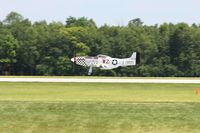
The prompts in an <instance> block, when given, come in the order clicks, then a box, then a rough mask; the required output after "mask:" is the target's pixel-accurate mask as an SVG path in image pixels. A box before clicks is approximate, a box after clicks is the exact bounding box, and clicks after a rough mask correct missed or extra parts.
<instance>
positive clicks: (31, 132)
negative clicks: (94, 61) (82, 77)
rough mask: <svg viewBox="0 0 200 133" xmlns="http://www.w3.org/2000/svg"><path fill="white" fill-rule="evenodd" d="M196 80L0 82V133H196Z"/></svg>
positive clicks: (199, 115)
mask: <svg viewBox="0 0 200 133" xmlns="http://www.w3.org/2000/svg"><path fill="white" fill-rule="evenodd" d="M197 87H200V85H198V84H113V83H107V84H104V83H9V82H1V83H0V133H199V132H200V95H196V94H195V89H196V88H197Z"/></svg>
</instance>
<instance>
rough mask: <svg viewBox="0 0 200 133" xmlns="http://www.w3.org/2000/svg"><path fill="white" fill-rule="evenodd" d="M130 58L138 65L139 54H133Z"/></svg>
mask: <svg viewBox="0 0 200 133" xmlns="http://www.w3.org/2000/svg"><path fill="white" fill-rule="evenodd" d="M130 58H131V60H135V61H136V64H139V63H140V53H138V52H137V53H136V52H133V54H132V55H131V57H130Z"/></svg>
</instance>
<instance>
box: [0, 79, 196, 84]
mask: <svg viewBox="0 0 200 133" xmlns="http://www.w3.org/2000/svg"><path fill="white" fill-rule="evenodd" d="M0 82H68V83H200V79H190V78H188V79H161V78H160V79H159V78H155V79H153V78H149V79H147V78H144V79H142V78H132V79H131V78H121V79H120V78H105V79H104V78H100V79H98V78H0Z"/></svg>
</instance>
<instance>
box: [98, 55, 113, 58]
mask: <svg viewBox="0 0 200 133" xmlns="http://www.w3.org/2000/svg"><path fill="white" fill-rule="evenodd" d="M97 57H100V58H110V56H107V55H103V54H99V55H97Z"/></svg>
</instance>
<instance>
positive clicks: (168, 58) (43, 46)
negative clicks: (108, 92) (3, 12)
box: [0, 12, 200, 77]
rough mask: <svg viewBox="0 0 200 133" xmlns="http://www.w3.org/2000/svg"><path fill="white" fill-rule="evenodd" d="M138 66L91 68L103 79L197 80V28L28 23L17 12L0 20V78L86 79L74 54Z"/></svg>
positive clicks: (134, 23)
mask: <svg viewBox="0 0 200 133" xmlns="http://www.w3.org/2000/svg"><path fill="white" fill-rule="evenodd" d="M133 51H136V52H139V53H140V55H141V57H140V58H141V59H140V60H141V61H140V64H139V65H137V66H134V67H124V68H122V67H121V68H117V69H113V70H106V71H105V70H100V69H94V71H93V75H104V76H155V77H158V76H159V77H160V76H161V77H163V76H178V77H183V76H188V77H198V76H200V25H198V24H192V25H188V24H187V23H178V24H172V23H163V24H160V25H157V24H156V25H152V26H149V25H145V24H144V23H143V22H142V21H141V20H140V19H139V18H136V19H132V20H130V21H129V23H128V25H126V26H110V25H107V24H105V25H103V26H100V27H98V26H97V25H96V23H95V21H94V20H92V19H88V18H86V17H80V18H75V17H68V18H67V19H66V22H65V23H64V24H63V23H61V22H51V23H47V22H46V21H45V20H44V21H38V22H34V23H33V22H31V21H30V20H29V19H27V18H24V17H23V16H22V15H20V14H19V13H17V12H11V13H9V14H8V15H7V17H6V18H5V19H4V20H2V21H0V74H1V75H87V68H84V67H81V66H77V65H74V64H73V63H72V62H71V61H70V58H72V57H74V56H84V55H89V56H96V55H98V54H105V55H109V56H111V57H118V58H125V57H129V56H130V55H131V54H132V52H133Z"/></svg>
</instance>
